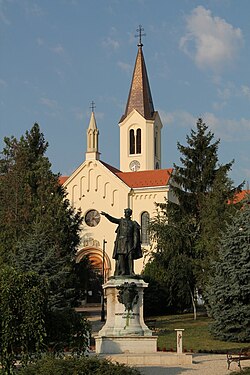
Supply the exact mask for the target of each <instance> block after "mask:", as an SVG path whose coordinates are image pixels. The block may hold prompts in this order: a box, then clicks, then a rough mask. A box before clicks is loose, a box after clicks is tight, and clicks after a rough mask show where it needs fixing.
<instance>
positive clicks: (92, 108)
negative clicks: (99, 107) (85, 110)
mask: <svg viewBox="0 0 250 375" xmlns="http://www.w3.org/2000/svg"><path fill="white" fill-rule="evenodd" d="M89 108H90V109H91V112H94V109H95V108H96V106H95V102H94V101H93V100H92V102H91V103H90V107H89Z"/></svg>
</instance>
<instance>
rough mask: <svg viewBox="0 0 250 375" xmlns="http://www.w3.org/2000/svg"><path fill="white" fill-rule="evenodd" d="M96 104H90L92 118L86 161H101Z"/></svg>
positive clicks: (88, 131) (88, 130)
mask: <svg viewBox="0 0 250 375" xmlns="http://www.w3.org/2000/svg"><path fill="white" fill-rule="evenodd" d="M94 108H95V103H94V102H93V101H92V102H91V104H90V109H91V116H90V121H89V126H88V129H87V152H86V160H99V158H100V153H99V150H98V147H99V144H98V143H99V130H98V129H97V125H96V119H95V113H94Z"/></svg>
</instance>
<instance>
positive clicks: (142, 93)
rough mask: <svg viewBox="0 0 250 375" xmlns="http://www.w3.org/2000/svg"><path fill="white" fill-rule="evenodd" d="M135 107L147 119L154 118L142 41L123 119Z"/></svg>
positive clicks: (139, 45)
mask: <svg viewBox="0 0 250 375" xmlns="http://www.w3.org/2000/svg"><path fill="white" fill-rule="evenodd" d="M133 109H136V110H137V111H138V112H139V113H140V114H141V115H142V116H143V117H144V118H145V119H147V120H149V119H152V118H153V116H154V104H153V100H152V96H151V91H150V86H149V80H148V75H147V69H146V64H145V60H144V56H143V52H142V44H141V43H139V44H138V53H137V57H136V61H135V67H134V73H133V78H132V82H131V86H130V91H129V96H128V101H127V106H126V110H125V113H124V115H123V116H122V118H121V121H122V120H124V118H125V117H127V116H128V115H129V114H130V113H131V112H132V111H133Z"/></svg>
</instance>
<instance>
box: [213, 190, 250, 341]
mask: <svg viewBox="0 0 250 375" xmlns="http://www.w3.org/2000/svg"><path fill="white" fill-rule="evenodd" d="M207 291H208V292H207V298H208V302H209V303H208V311H209V313H210V315H211V316H212V317H213V318H214V324H213V326H212V332H213V334H214V335H215V336H216V337H218V338H220V339H222V340H228V341H239V342H249V341H250V197H249V196H248V198H247V199H246V201H245V204H244V205H243V207H242V209H241V210H239V211H238V212H237V213H236V214H235V216H234V217H233V219H232V222H231V223H230V224H229V225H228V226H227V228H226V230H225V232H224V234H223V235H222V238H221V241H220V249H219V256H218V260H217V261H216V262H215V263H214V273H213V277H211V279H210V283H209V287H208V288H207Z"/></svg>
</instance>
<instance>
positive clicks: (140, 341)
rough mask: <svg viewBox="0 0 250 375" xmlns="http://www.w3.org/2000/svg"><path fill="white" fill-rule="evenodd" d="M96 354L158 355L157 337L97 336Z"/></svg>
mask: <svg viewBox="0 0 250 375" xmlns="http://www.w3.org/2000/svg"><path fill="white" fill-rule="evenodd" d="M95 342H96V353H105V354H121V353H125V354H130V353H131V354H135V353H136V354H145V353H156V351H157V337H156V336H122V337H121V336H120V337H118V336H117V337H115V336H110V337H104V336H97V337H95Z"/></svg>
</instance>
